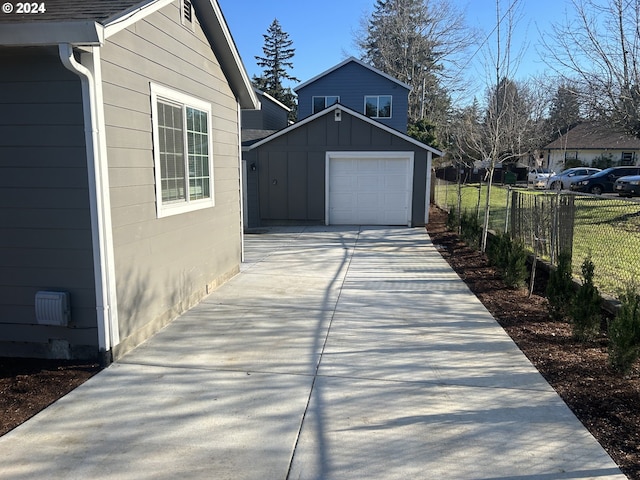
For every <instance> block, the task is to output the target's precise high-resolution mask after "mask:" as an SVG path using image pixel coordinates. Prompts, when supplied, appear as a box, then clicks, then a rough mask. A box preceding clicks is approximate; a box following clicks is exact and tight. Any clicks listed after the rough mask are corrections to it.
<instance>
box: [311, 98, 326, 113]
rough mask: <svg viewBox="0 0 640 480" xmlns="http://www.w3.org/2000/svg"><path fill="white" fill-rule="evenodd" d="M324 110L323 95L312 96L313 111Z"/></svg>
mask: <svg viewBox="0 0 640 480" xmlns="http://www.w3.org/2000/svg"><path fill="white" fill-rule="evenodd" d="M322 110H324V97H313V113H318V112H320V111H322Z"/></svg>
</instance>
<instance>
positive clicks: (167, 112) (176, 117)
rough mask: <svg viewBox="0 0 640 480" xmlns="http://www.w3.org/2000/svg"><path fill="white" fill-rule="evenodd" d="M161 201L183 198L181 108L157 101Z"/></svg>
mask: <svg viewBox="0 0 640 480" xmlns="http://www.w3.org/2000/svg"><path fill="white" fill-rule="evenodd" d="M157 106H158V117H159V118H158V137H159V138H158V147H159V148H160V152H159V156H160V179H161V182H160V185H161V191H162V201H167V202H169V201H176V200H185V199H186V197H185V189H184V145H183V140H182V138H183V135H184V132H183V129H182V109H181V108H180V107H176V106H175V105H169V104H166V103H162V102H158V105H157Z"/></svg>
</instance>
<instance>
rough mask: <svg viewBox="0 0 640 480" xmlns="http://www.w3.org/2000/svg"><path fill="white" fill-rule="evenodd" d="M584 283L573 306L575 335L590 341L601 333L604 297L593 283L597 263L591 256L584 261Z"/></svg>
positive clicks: (579, 338) (581, 339)
mask: <svg viewBox="0 0 640 480" xmlns="http://www.w3.org/2000/svg"><path fill="white" fill-rule="evenodd" d="M581 270H582V285H580V288H578V291H577V292H576V295H575V297H574V299H573V304H572V306H571V320H572V322H573V336H574V337H576V338H577V339H578V340H580V341H583V342H584V341H588V340H591V339H593V338H595V337H596V336H597V335H598V333H600V322H601V320H602V315H601V306H602V299H601V298H600V292H598V288H597V287H596V286H595V285H594V284H593V274H594V270H595V265H594V264H593V262H592V261H591V257H587V258H585V259H584V262H582V267H581Z"/></svg>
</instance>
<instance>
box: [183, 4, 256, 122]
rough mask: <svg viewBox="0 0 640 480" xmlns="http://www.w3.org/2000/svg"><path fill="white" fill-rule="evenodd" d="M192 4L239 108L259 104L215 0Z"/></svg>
mask: <svg viewBox="0 0 640 480" xmlns="http://www.w3.org/2000/svg"><path fill="white" fill-rule="evenodd" d="M193 5H194V6H195V10H196V14H197V15H198V19H199V20H200V23H201V25H202V26H203V28H204V30H205V32H207V35H208V36H209V41H210V42H211V45H212V47H214V48H215V51H216V53H217V54H218V59H219V60H220V64H221V65H220V66H221V67H222V70H223V71H224V72H225V75H226V76H227V78H228V79H229V83H230V84H231V88H232V90H233V92H234V94H235V95H236V97H237V99H238V102H239V104H240V108H244V109H249V110H257V109H258V108H260V100H259V99H258V95H257V94H256V93H255V92H254V90H253V85H252V84H251V80H250V79H249V74H248V73H247V70H246V69H245V67H244V64H243V63H242V59H241V58H240V53H239V52H238V49H237V47H236V44H235V41H234V40H233V37H232V36H231V32H230V30H229V27H228V25H227V22H226V20H225V18H224V15H223V14H222V10H220V7H219V6H218V2H217V1H215V0H193Z"/></svg>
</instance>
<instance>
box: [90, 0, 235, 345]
mask: <svg viewBox="0 0 640 480" xmlns="http://www.w3.org/2000/svg"><path fill="white" fill-rule="evenodd" d="M180 15H181V9H180V2H178V1H175V2H173V3H172V4H170V5H168V6H167V7H165V8H163V9H161V10H159V11H158V12H155V13H153V14H152V15H150V16H148V17H146V18H145V19H143V20H141V21H139V22H137V23H136V24H134V25H133V26H131V27H129V28H127V29H125V30H123V31H121V32H118V33H117V34H115V35H114V36H113V37H111V38H109V40H108V42H107V43H106V45H105V46H104V48H102V49H101V58H102V63H101V66H102V78H103V95H104V103H105V122H106V138H107V151H108V161H109V176H110V178H109V181H110V185H111V189H110V193H111V205H112V222H113V240H114V255H115V269H116V277H117V280H116V283H117V298H118V316H119V318H118V320H119V325H120V337H121V341H122V343H121V344H120V346H119V347H118V348H117V349H116V351H115V354H116V356H117V355H118V351H120V352H124V351H126V350H127V349H129V348H131V347H132V346H135V345H136V344H137V343H139V342H140V341H142V340H144V339H145V338H146V337H147V336H148V335H149V334H150V333H153V332H154V331H156V330H158V329H159V328H161V327H162V326H163V325H164V324H166V323H167V322H168V321H170V320H171V319H173V318H175V316H177V315H178V314H180V313H182V312H183V311H185V310H186V309H188V308H190V307H191V306H193V305H194V304H195V303H197V302H198V301H199V300H201V299H202V298H203V297H204V295H205V294H206V293H207V291H208V290H211V289H212V288H215V287H216V286H217V285H219V284H220V283H222V282H223V281H225V280H226V279H228V278H230V277H231V276H233V275H234V274H236V273H237V272H238V270H239V263H240V255H241V238H240V235H241V229H240V221H241V219H240V198H239V189H240V186H239V168H238V167H239V162H238V156H239V153H238V152H239V146H238V128H239V127H238V106H237V102H236V99H235V97H234V95H233V92H232V91H231V88H230V87H229V85H228V82H227V80H226V78H225V76H224V73H223V71H222V70H221V67H220V64H219V62H218V60H217V59H216V56H215V53H214V52H212V50H211V47H210V44H209V43H208V41H207V39H206V37H205V35H204V33H203V31H202V29H201V28H200V25H199V24H198V23H197V20H196V22H195V25H194V28H193V29H191V28H190V27H185V26H184V25H182V24H181V17H180ZM150 82H153V83H155V84H158V85H162V86H165V87H168V88H171V89H174V90H176V91H178V92H182V93H185V94H187V95H190V96H192V97H196V98H198V99H201V100H204V101H206V102H209V103H211V105H212V116H213V118H212V134H213V164H214V172H213V175H214V195H215V206H214V207H213V208H206V209H203V210H198V211H193V212H189V213H184V214H179V215H173V216H168V217H163V218H157V217H156V204H155V202H156V198H155V186H154V181H155V175H156V172H154V158H153V147H152V145H153V140H152V119H151V104H150V93H151V92H150Z"/></svg>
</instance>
